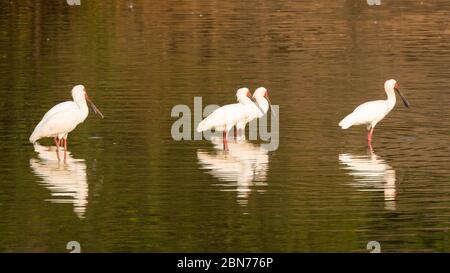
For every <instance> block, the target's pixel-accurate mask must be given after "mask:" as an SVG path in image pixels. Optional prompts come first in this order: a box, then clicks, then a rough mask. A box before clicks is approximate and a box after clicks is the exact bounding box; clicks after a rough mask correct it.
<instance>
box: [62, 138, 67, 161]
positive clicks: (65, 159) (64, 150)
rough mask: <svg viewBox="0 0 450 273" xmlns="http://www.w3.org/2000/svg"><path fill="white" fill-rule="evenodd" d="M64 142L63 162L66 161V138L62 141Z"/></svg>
mask: <svg viewBox="0 0 450 273" xmlns="http://www.w3.org/2000/svg"><path fill="white" fill-rule="evenodd" d="M63 141H64V162H66V160H67V138H65V139H63Z"/></svg>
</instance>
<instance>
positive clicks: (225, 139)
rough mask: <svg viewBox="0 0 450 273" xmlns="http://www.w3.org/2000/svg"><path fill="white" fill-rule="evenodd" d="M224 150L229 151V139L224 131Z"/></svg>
mask: <svg viewBox="0 0 450 273" xmlns="http://www.w3.org/2000/svg"><path fill="white" fill-rule="evenodd" d="M223 150H224V151H228V139H227V132H226V131H223Z"/></svg>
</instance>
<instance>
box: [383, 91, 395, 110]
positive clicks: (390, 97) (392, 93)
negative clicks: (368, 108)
mask: <svg viewBox="0 0 450 273" xmlns="http://www.w3.org/2000/svg"><path fill="white" fill-rule="evenodd" d="M386 94H387V103H388V107H389V110H392V108H394V106H395V103H396V102H397V99H396V97H395V91H394V89H386Z"/></svg>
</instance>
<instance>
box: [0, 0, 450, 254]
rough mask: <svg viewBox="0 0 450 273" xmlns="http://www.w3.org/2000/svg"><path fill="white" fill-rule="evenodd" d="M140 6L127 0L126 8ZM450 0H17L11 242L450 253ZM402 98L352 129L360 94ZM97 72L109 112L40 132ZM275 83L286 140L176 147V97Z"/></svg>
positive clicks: (3, 221)
mask: <svg viewBox="0 0 450 273" xmlns="http://www.w3.org/2000/svg"><path fill="white" fill-rule="evenodd" d="M130 3H132V4H133V7H132V8H130ZM449 12H450V4H449V2H448V1H446V0H438V1H423V2H420V1H406V0H400V1H392V0H391V1H387V0H386V1H384V0H382V4H381V5H380V6H369V5H368V4H367V3H366V1H363V0H361V1H357V0H350V1H343V0H342V1H320V2H319V1H237V0H231V1H215V0H213V1H167V0H164V1H163V0H161V1H159V0H154V1H94V0H89V1H86V0H81V5H80V6H77V7H71V6H68V5H67V4H66V3H65V1H7V2H5V3H2V4H1V5H0V106H1V115H0V154H1V157H0V251H1V252H67V250H66V244H67V242H69V241H72V240H76V241H79V242H80V244H81V247H82V251H84V252H124V251H126V252H142V251H144V252H169V251H170V252H185V251H189V252H191V251H194V252H198V251H206V252H212V251H214V252H222V251H226V252H230V251H232V252H241V251H244V252H311V251H313V252H329V251H332V252H367V250H366V245H367V243H368V242H369V241H379V242H380V243H381V247H382V251H385V252H423V251H424V252H444V251H445V252H448V251H450V242H449V231H448V229H449V227H450V142H449V134H450V129H449V128H450V108H449V105H450V95H449V92H450V69H449V68H450V26H449V24H448V22H449V17H448V14H449ZM390 78H395V79H396V80H397V81H398V82H399V83H400V85H401V87H402V91H403V93H404V94H405V96H406V97H407V98H408V99H409V101H410V103H411V105H412V107H411V109H409V110H408V109H406V108H404V107H403V106H402V105H401V104H400V103H398V105H397V107H396V108H395V109H394V110H393V111H392V112H391V113H390V114H389V115H388V117H387V118H386V119H385V120H383V121H382V122H381V123H380V124H379V125H378V126H377V128H376V130H375V136H374V143H373V146H374V147H373V148H374V154H371V153H370V152H369V151H368V150H367V147H366V140H365V137H366V130H365V128H364V127H355V128H352V129H350V130H347V131H341V130H340V129H339V127H338V126H337V124H338V122H339V121H340V119H341V118H343V117H344V116H345V115H346V114H348V113H349V112H351V111H352V110H353V108H354V107H355V106H357V105H358V104H360V103H362V102H364V101H368V100H375V99H384V98H385V94H384V91H383V83H384V81H385V80H387V79H390ZM76 84H84V85H85V86H86V87H87V89H88V91H89V95H90V96H91V97H92V98H93V99H94V101H95V102H96V104H97V106H98V107H99V108H100V109H101V110H102V112H103V114H105V116H106V118H105V119H104V120H101V119H99V118H98V117H95V116H94V115H92V114H91V115H90V116H89V117H88V119H87V120H86V121H85V123H84V124H82V125H80V126H79V127H78V128H77V129H76V130H75V131H74V132H72V133H71V134H70V137H69V151H70V157H69V160H68V162H67V163H66V164H63V163H58V162H57V161H55V160H54V158H55V156H56V155H55V153H54V152H53V151H49V149H51V148H50V147H51V145H52V142H51V140H43V141H41V142H40V145H41V146H36V147H33V145H31V144H30V143H28V137H29V135H30V134H31V132H32V130H33V128H34V126H35V125H36V124H37V123H38V122H39V120H40V119H41V117H42V116H43V114H44V113H45V112H46V111H47V110H48V109H49V108H50V107H51V106H53V105H54V104H56V103H58V102H61V101H64V100H69V99H71V97H70V90H71V88H72V86H74V85H76ZM261 85H263V86H265V87H267V88H268V89H269V90H270V91H269V92H270V96H271V100H272V102H273V103H274V104H277V105H279V106H280V115H279V118H280V124H279V126H280V133H279V135H280V146H279V149H278V150H276V151H272V152H267V151H265V150H263V149H261V146H260V144H261V142H260V141H251V142H246V143H241V144H234V143H230V150H231V151H230V153H228V154H223V153H222V152H221V151H218V150H216V149H215V148H214V145H213V144H211V143H210V142H208V141H181V142H177V141H174V140H173V139H172V137H171V134H170V130H171V126H172V124H173V122H175V121H176V118H172V117H171V115H170V113H171V109H172V107H173V106H175V105H178V104H186V105H188V106H191V107H192V106H193V103H194V96H202V97H203V103H204V105H206V104H219V105H222V104H226V103H231V102H233V101H234V98H235V97H234V93H235V90H236V89H237V88H238V87H241V86H248V87H249V88H251V89H252V90H254V89H255V88H257V87H259V86H261Z"/></svg>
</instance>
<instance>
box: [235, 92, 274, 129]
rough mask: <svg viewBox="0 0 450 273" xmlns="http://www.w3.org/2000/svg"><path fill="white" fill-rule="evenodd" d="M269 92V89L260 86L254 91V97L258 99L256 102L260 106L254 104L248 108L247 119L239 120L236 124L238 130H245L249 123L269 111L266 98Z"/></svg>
mask: <svg viewBox="0 0 450 273" xmlns="http://www.w3.org/2000/svg"><path fill="white" fill-rule="evenodd" d="M266 93H267V89H266V88H264V87H259V88H258V89H256V90H255V92H254V93H253V98H254V99H255V100H256V103H257V104H258V105H259V108H258V107H257V106H256V105H255V104H253V105H251V106H250V107H248V108H247V111H248V114H247V119H246V120H243V121H241V122H239V123H238V124H237V125H236V128H237V129H238V130H245V126H246V125H247V123H249V122H251V121H252V120H254V119H257V118H261V117H263V116H264V115H265V114H266V113H267V111H269V102H268V101H267V99H266V98H265V96H266Z"/></svg>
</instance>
